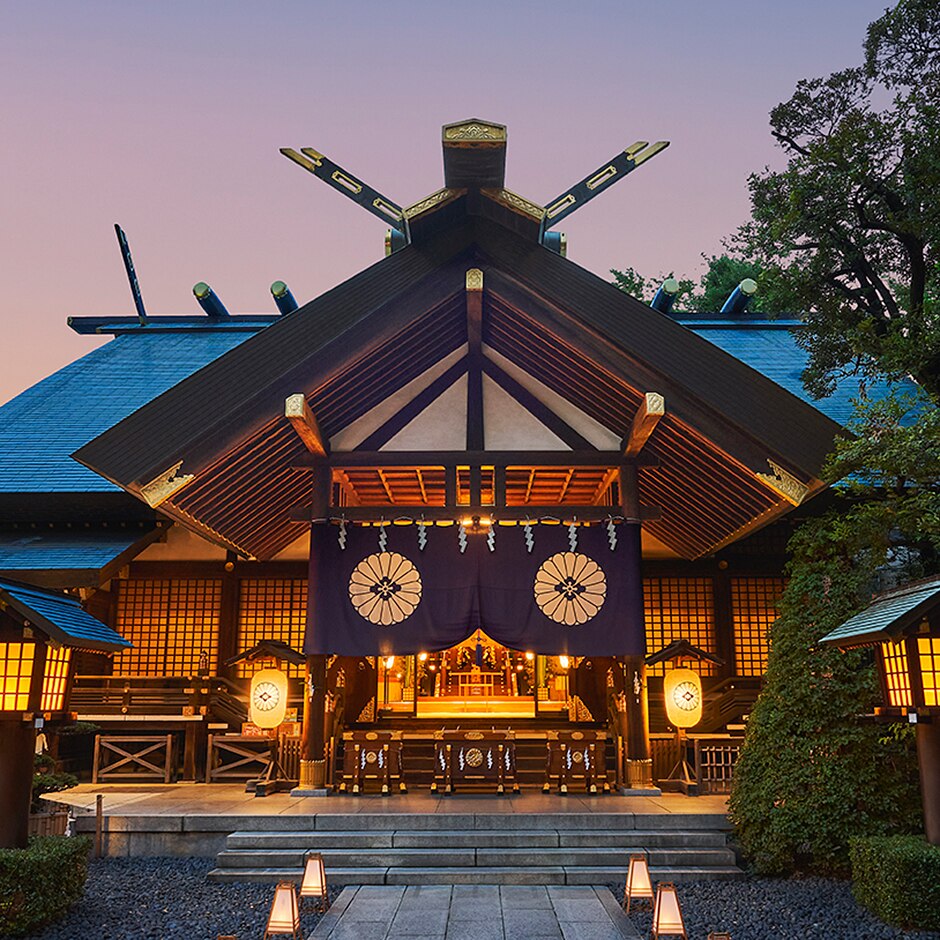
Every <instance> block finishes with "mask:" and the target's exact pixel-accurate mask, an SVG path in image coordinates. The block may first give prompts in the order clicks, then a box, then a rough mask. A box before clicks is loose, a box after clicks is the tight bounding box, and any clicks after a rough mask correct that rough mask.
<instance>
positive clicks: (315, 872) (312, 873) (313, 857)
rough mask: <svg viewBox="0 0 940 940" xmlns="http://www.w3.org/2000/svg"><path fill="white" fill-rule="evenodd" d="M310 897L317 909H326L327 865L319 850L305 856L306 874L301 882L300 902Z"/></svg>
mask: <svg viewBox="0 0 940 940" xmlns="http://www.w3.org/2000/svg"><path fill="white" fill-rule="evenodd" d="M308 898H310V899H311V900H312V901H313V905H314V907H313V909H314V910H315V911H325V910H326V867H325V866H324V864H323V856H322V855H321V854H320V853H319V852H308V853H307V854H306V855H305V856H304V875H303V879H302V881H301V883H300V903H301V904H303V903H304V901H305V900H307V899H308Z"/></svg>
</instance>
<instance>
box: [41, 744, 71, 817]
mask: <svg viewBox="0 0 940 940" xmlns="http://www.w3.org/2000/svg"><path fill="white" fill-rule="evenodd" d="M33 769H34V773H33V797H32V802H31V803H30V807H29V811H30V812H31V813H42V812H45V811H46V810H48V809H49V807H48V806H46V805H44V803H43V801H42V797H43V794H44V793H58V792H59V791H60V790H68V789H70V788H71V787H74V786H75V785H76V784H77V783H78V777H76V776H75V775H74V774H65V773H56V772H55V761H54V760H53V759H52V758H51V757H50V756H49V755H48V754H37V755H36V758H35V760H34V762H33Z"/></svg>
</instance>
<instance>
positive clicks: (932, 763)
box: [917, 721, 940, 845]
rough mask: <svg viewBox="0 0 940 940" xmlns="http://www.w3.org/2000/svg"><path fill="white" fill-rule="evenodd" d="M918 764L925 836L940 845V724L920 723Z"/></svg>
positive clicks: (934, 722)
mask: <svg viewBox="0 0 940 940" xmlns="http://www.w3.org/2000/svg"><path fill="white" fill-rule="evenodd" d="M917 764H918V766H919V768H920V795H921V798H922V800H923V804H924V834H925V835H926V836H927V841H928V842H929V843H930V844H931V845H940V722H937V721H933V722H930V723H929V724H928V723H927V722H919V723H918V725H917Z"/></svg>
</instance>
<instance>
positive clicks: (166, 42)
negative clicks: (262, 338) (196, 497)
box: [0, 0, 885, 402]
mask: <svg viewBox="0 0 940 940" xmlns="http://www.w3.org/2000/svg"><path fill="white" fill-rule="evenodd" d="M884 6H885V0H826V2H822V3H821V2H819V0H790V2H787V3H765V2H762V0H710V2H701V0H694V2H693V0H661V2H659V3H642V4H641V3H636V2H623V0H621V2H607V0H582V2H580V3H571V2H567V0H566V2H556V0H541V2H516V0H501V2H494V0H475V2H473V3H461V4H458V3H441V2H439V0H436V2H432V0H428V2H407V0H402V2H398V3H391V2H362V0H359V2H355V0H354V2H344V3H341V4H330V5H327V4H323V3H316V2H279V0H271V2H267V3H257V2H252V3H248V2H233V0H230V2H207V0H201V2H198V3H193V2H191V0H185V2H177V0H160V2H159V3H143V2H128V0H113V2H104V0H86V2H84V3H79V2H77V0H73V2H43V0H30V2H29V3H8V4H5V5H4V10H3V18H2V29H0V87H2V88H3V95H2V99H0V116H2V121H0V124H2V127H3V135H2V143H0V179H2V181H3V182H2V186H0V236H2V244H0V275H2V290H3V293H2V297H0V318H2V327H3V329H2V336H3V356H2V359H0V362H2V366H0V402H2V401H5V400H7V399H8V398H10V397H12V396H13V395H15V394H16V393H18V392H19V391H21V390H22V389H24V388H26V387H27V386H29V385H31V384H32V383H34V382H36V381H38V380H39V379H41V378H42V377H43V376H45V375H47V374H49V373H50V372H52V371H53V370H55V369H57V368H59V367H60V366H62V365H64V364H65V363H67V362H69V361H71V360H72V359H74V358H76V357H77V356H79V355H81V354H83V353H84V352H87V351H88V350H89V349H91V348H93V346H94V345H95V344H96V341H95V340H94V339H92V338H90V337H87V336H77V335H76V334H74V333H72V331H71V330H69V329H68V328H67V327H66V325H65V318H66V317H67V316H70V315H71V316H90V315H130V314H132V313H133V305H132V302H131V298H130V294H129V291H128V287H127V282H126V279H125V276H124V271H123V268H122V265H121V260H120V255H119V253H118V249H117V244H116V241H115V238H114V233H113V230H112V225H113V223H114V222H120V223H121V224H122V225H123V226H124V228H125V230H126V231H127V233H128V236H129V239H130V243H131V247H132V249H133V252H134V260H135V263H136V266H137V270H138V274H139V276H140V281H141V286H142V288H143V294H144V300H145V302H146V305H147V311H148V313H150V314H152V315H161V314H163V315H167V314H183V313H187V314H192V313H198V312H199V308H198V307H197V305H196V303H195V301H194V299H193V297H192V293H191V288H192V285H193V284H194V283H195V282H196V281H199V280H205V281H208V282H209V283H210V284H211V285H212V286H213V288H214V289H215V291H216V292H217V293H218V294H219V296H220V297H221V298H222V299H223V300H224V302H225V303H226V305H227V306H228V308H229V310H230V311H232V312H233V313H248V312H261V311H264V312H273V305H272V301H271V297H270V294H269V293H268V285H269V284H270V283H271V281H272V280H275V279H278V278H282V279H284V280H286V281H287V282H288V284H289V285H290V287H291V288H292V290H293V291H294V294H295V295H296V297H297V299H298V300H299V301H300V302H304V301H306V300H309V299H310V298H311V297H313V296H315V295H317V294H319V293H321V292H322V291H324V290H325V289H327V288H329V287H332V286H333V285H334V284H336V283H338V282H340V281H341V280H343V279H345V278H347V277H349V276H351V275H353V274H355V273H356V272H357V271H358V270H360V269H361V268H363V267H365V266H366V265H368V264H370V263H372V262H373V261H375V260H376V259H378V258H379V257H381V254H382V242H383V236H384V227H383V225H382V224H381V222H379V220H377V219H375V218H373V217H372V216H369V215H367V214H366V213H365V212H364V211H363V210H361V209H359V208H357V207H356V206H355V205H353V204H352V203H351V202H350V201H348V200H346V199H344V198H343V197H341V196H340V195H338V194H337V193H335V192H333V191H331V190H330V189H329V188H328V187H327V186H325V185H324V184H322V183H320V182H319V181H317V180H315V179H314V178H313V177H312V176H309V175H308V174H306V173H304V172H303V171H302V170H301V169H300V168H299V167H296V166H294V165H293V164H291V163H290V162H289V161H287V160H286V159H284V158H283V157H282V156H281V155H280V154H279V153H278V147H283V146H292V147H295V148H299V147H302V146H312V147H315V148H316V149H318V150H320V151H322V152H324V153H326V154H327V155H329V156H330V157H331V158H332V159H334V160H335V161H336V162H338V163H339V164H341V165H342V166H344V167H346V168H347V169H348V170H349V171H350V172H352V173H354V174H356V175H358V176H361V177H362V178H364V179H365V180H367V181H368V182H369V183H371V184H372V185H373V186H375V187H376V188H377V189H379V190H381V191H383V192H385V193H386V194H387V195H388V196H389V197H390V198H392V199H394V200H396V201H398V202H399V203H402V204H405V205H407V204H409V203H411V202H414V201H416V200H417V199H419V198H420V197H421V196H423V195H426V194H428V193H430V192H432V191H433V190H435V189H437V188H438V187H439V186H440V185H441V183H442V170H441V146H440V126H441V125H442V124H444V123H446V122H449V121H455V120H459V119H462V118H467V117H471V116H475V117H481V118H486V119H489V120H494V121H498V122H501V123H504V124H507V125H508V126H509V156H508V165H507V179H506V183H507V186H509V188H511V189H513V190H515V191H517V192H519V193H521V194H522V195H524V196H527V197H529V198H531V199H534V200H535V201H537V202H545V201H547V200H548V199H550V198H551V197H552V196H555V195H557V194H559V193H560V192H561V191H562V190H563V189H564V188H565V187H567V186H568V185H570V184H571V183H573V182H576V181H577V180H578V179H580V178H581V177H583V176H584V175H586V174H587V173H588V172H590V171H591V170H593V169H595V168H596V167H597V166H599V165H600V164H601V163H602V162H603V161H605V160H607V159H608V158H609V157H611V156H613V155H614V154H615V153H617V152H618V150H620V149H622V148H623V147H624V146H626V145H627V144H629V143H632V142H633V141H634V140H637V139H641V138H642V139H644V140H658V139H667V140H670V141H671V142H672V146H671V147H670V148H669V149H668V150H667V151H666V152H665V153H663V154H661V155H660V156H658V157H656V158H655V159H654V160H652V161H651V162H650V163H648V164H647V165H645V166H644V167H642V168H641V169H640V170H638V171H637V172H636V174H635V175H633V176H631V177H630V178H629V179H628V180H627V181H625V182H623V183H621V184H619V185H617V186H615V187H614V188H613V189H611V190H610V191H609V192H608V193H606V194H604V195H603V196H601V197H599V198H598V199H597V200H595V201H594V202H592V203H591V205H590V206H588V207H586V208H584V209H582V210H580V211H579V212H578V213H577V214H576V215H574V216H572V217H571V219H569V220H568V221H567V222H566V223H565V224H564V225H562V226H561V229H562V230H563V231H566V232H567V234H568V239H569V255H568V256H569V258H571V259H572V260H574V261H576V262H577V263H578V264H581V265H584V266H585V267H587V268H589V269H591V270H593V271H595V272H596V273H598V274H601V275H602V276H607V273H606V272H607V271H608V269H609V268H611V267H613V266H618V267H622V266H624V265H633V266H635V267H636V268H638V269H639V270H640V271H643V272H646V273H650V274H655V273H657V272H659V271H661V270H669V269H675V270H676V271H677V272H678V273H681V274H695V275H697V274H698V272H699V270H700V267H701V258H700V255H701V254H702V253H703V252H705V253H714V252H717V251H720V240H721V238H722V237H723V236H725V235H727V234H728V233H729V232H731V231H733V230H734V228H735V227H736V226H737V225H738V224H739V223H740V222H742V221H743V220H744V219H745V217H746V215H747V207H748V203H747V192H746V186H745V183H746V178H747V175H748V173H749V172H751V171H753V170H755V169H758V168H760V167H762V166H763V165H765V164H766V163H768V162H774V161H776V160H778V159H779V156H778V152H777V151H776V150H775V148H774V146H773V141H772V139H771V137H770V135H769V132H768V127H767V115H768V112H769V110H770V108H771V107H773V106H774V105H775V104H776V103H777V102H779V101H781V100H784V99H786V98H788V97H789V95H790V94H791V92H792V90H793V86H794V85H795V83H796V81H797V80H798V79H799V78H803V77H811V76H815V75H821V74H826V73H828V72H830V71H833V70H835V69H838V68H843V67H845V66H847V65H853V64H857V63H858V62H859V60H860V58H861V43H862V40H863V38H864V33H865V27H866V25H867V23H868V22H869V21H870V20H872V19H874V18H875V17H877V16H878V15H879V14H880V13H881V11H882V10H883V8H884Z"/></svg>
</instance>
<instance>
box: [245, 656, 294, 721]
mask: <svg viewBox="0 0 940 940" xmlns="http://www.w3.org/2000/svg"><path fill="white" fill-rule="evenodd" d="M248 705H249V708H248V720H249V721H251V722H252V723H253V724H256V725H257V726H258V727H259V728H276V727H277V726H278V725H279V724H281V722H283V721H284V718H285V717H286V715H287V676H286V675H285V674H284V673H283V672H281V670H280V669H261V670H259V671H258V672H256V673H255V674H254V675H253V676H252V677H251V693H250V694H249V697H248Z"/></svg>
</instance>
